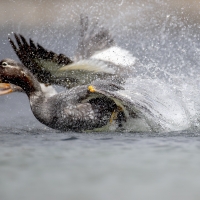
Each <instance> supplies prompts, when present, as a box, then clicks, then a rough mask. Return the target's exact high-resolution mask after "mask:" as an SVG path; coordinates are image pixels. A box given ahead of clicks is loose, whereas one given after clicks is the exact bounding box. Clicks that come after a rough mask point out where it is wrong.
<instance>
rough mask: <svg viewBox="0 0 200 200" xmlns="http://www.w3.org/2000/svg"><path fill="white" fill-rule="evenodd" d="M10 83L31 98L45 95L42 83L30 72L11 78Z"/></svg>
mask: <svg viewBox="0 0 200 200" xmlns="http://www.w3.org/2000/svg"><path fill="white" fill-rule="evenodd" d="M8 82H9V83H12V84H15V85H17V86H20V87H21V88H22V89H23V90H24V91H25V93H26V94H27V96H28V97H29V98H30V96H32V95H35V94H37V95H43V92H42V89H41V87H40V83H39V82H38V81H37V79H36V78H35V77H34V76H33V75H32V74H31V73H30V72H29V71H28V70H23V71H21V73H19V75H17V76H15V77H11V80H8Z"/></svg>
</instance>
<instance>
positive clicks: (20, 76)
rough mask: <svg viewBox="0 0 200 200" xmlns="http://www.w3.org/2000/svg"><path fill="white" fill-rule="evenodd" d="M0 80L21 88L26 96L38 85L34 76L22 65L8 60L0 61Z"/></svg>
mask: <svg viewBox="0 0 200 200" xmlns="http://www.w3.org/2000/svg"><path fill="white" fill-rule="evenodd" d="M0 80H1V82H2V83H12V84H14V85H16V86H19V87H21V88H22V89H23V90H24V91H25V92H26V93H27V94H29V93H31V92H33V91H34V90H35V88H36V87H37V85H38V84H37V83H36V82H37V81H36V80H35V78H34V76H33V75H32V74H31V73H30V72H29V71H28V70H27V69H26V68H25V67H24V66H23V65H22V64H20V63H17V62H16V61H14V60H12V59H9V58H7V59H3V60H1V61H0Z"/></svg>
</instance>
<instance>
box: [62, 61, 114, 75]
mask: <svg viewBox="0 0 200 200" xmlns="http://www.w3.org/2000/svg"><path fill="white" fill-rule="evenodd" d="M60 70H65V71H73V70H83V71H88V72H89V71H90V72H96V73H98V72H104V73H109V74H114V73H115V70H114V69H112V68H110V67H108V66H107V65H106V64H105V63H104V62H102V61H99V60H95V59H90V60H80V61H78V62H75V63H72V64H70V65H66V66H64V67H62V68H60Z"/></svg>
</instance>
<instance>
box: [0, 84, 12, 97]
mask: <svg viewBox="0 0 200 200" xmlns="http://www.w3.org/2000/svg"><path fill="white" fill-rule="evenodd" d="M11 92H14V91H13V89H12V86H11V84H9V83H0V95H4V94H9V93H11Z"/></svg>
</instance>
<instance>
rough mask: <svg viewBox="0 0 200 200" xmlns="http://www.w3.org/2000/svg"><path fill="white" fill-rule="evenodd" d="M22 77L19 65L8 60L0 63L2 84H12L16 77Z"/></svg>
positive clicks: (22, 73)
mask: <svg viewBox="0 0 200 200" xmlns="http://www.w3.org/2000/svg"><path fill="white" fill-rule="evenodd" d="M23 76H24V70H23V69H22V66H21V64H20V63H17V62H16V61H14V60H12V59H9V58H6V59H3V60H1V61H0V79H1V80H2V81H3V82H8V83H9V82H13V81H14V80H15V79H16V78H17V77H20V78H22V77H23Z"/></svg>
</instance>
